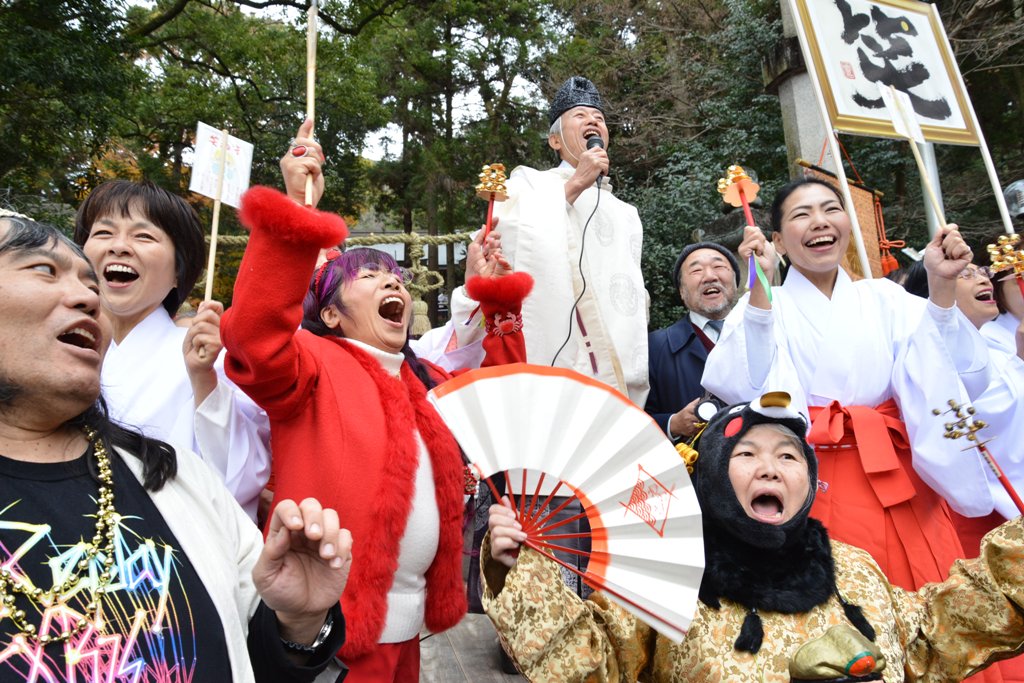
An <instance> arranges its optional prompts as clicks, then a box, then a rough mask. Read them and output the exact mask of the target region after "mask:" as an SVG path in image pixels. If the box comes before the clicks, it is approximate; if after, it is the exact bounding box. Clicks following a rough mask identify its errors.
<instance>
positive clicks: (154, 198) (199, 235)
mask: <svg viewBox="0 0 1024 683" xmlns="http://www.w3.org/2000/svg"><path fill="white" fill-rule="evenodd" d="M133 208H137V210H138V211H140V212H141V213H142V214H143V215H144V216H145V217H146V219H148V220H149V221H151V222H152V223H153V225H155V226H156V227H158V228H160V229H161V230H163V231H164V232H165V233H166V234H167V236H168V237H169V238H170V239H171V243H172V244H174V273H175V275H176V277H177V282H178V284H177V286H176V287H174V288H172V289H171V291H170V292H168V293H167V296H166V297H165V298H164V300H163V306H164V309H165V310H166V311H167V313H168V314H170V315H172V316H173V315H174V314H175V313H176V312H177V311H178V307H179V306H181V304H182V303H184V301H185V299H186V298H187V297H188V295H189V293H190V292H191V291H192V288H193V287H194V286H195V284H196V280H198V279H199V275H200V274H201V273H202V272H203V266H204V265H205V261H206V234H205V232H204V230H203V227H202V225H200V223H199V216H198V215H196V212H195V209H193V208H192V207H191V206H189V204H188V202H186V201H185V200H184V199H182V198H181V197H179V196H177V195H174V194H171V193H170V192H168V191H167V190H165V189H163V188H162V187H158V186H157V185H154V184H153V183H152V182H150V181H148V180H143V181H140V182H132V181H130V180H111V181H108V182H105V183H103V184H102V185H100V186H99V187H97V188H96V189H95V190H93V191H92V193H90V194H89V196H88V197H87V198H86V200H85V201H84V202H82V205H81V206H80V207H78V214H77V215H76V216H75V232H74V239H75V242H77V243H78V244H82V245H84V244H85V242H86V240H88V239H89V233H90V232H91V231H92V226H93V223H95V222H96V221H97V220H99V219H101V218H103V217H104V216H111V215H118V216H122V217H126V216H128V214H129V213H130V212H131V210H132V209H133Z"/></svg>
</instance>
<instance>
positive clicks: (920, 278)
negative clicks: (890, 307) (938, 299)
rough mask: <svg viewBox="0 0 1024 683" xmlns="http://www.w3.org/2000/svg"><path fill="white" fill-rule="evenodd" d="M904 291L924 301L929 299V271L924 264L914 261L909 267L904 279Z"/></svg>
mask: <svg viewBox="0 0 1024 683" xmlns="http://www.w3.org/2000/svg"><path fill="white" fill-rule="evenodd" d="M903 289H905V290H907V292H909V293H910V294H913V295H914V296H919V297H921V298H922V299H927V298H928V271H927V270H926V269H925V267H924V262H922V261H914V262H913V263H911V264H910V265H909V266H907V276H906V277H905V278H903Z"/></svg>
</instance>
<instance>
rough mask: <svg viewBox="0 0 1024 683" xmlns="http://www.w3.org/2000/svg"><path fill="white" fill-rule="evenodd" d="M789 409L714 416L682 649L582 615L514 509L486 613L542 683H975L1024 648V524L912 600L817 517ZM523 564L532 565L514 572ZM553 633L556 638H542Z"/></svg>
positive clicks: (765, 401) (746, 408)
mask: <svg viewBox="0 0 1024 683" xmlns="http://www.w3.org/2000/svg"><path fill="white" fill-rule="evenodd" d="M806 429H807V423H806V421H805V420H804V419H803V417H802V416H800V415H799V414H797V413H796V412H794V411H793V410H792V409H791V408H790V407H789V396H788V395H787V394H784V393H782V392H776V393H773V394H767V395H765V396H763V397H762V398H761V399H759V400H757V401H754V402H753V403H751V404H738V405H735V406H732V407H731V408H727V409H724V410H722V411H720V412H719V413H718V414H716V415H715V416H714V417H713V418H712V419H711V421H710V423H709V424H708V426H707V428H706V430H705V431H704V434H703V435H702V437H701V439H700V441H699V442H698V446H699V451H700V456H699V457H698V459H697V462H696V465H695V469H694V486H695V489H696V494H697V499H698V501H699V502H700V504H701V509H702V511H703V515H704V534H705V536H704V543H705V557H706V566H705V572H704V578H703V581H702V582H701V587H700V593H699V597H700V602H699V603H698V607H697V613H696V615H695V616H694V620H693V622H692V625H691V628H690V630H689V632H688V633H687V634H686V636H685V638H684V640H683V641H682V643H680V644H675V643H673V642H672V641H670V640H668V639H667V638H664V637H663V636H660V635H658V634H657V633H656V632H655V631H654V630H652V629H651V628H650V627H649V626H648V625H647V624H645V623H643V622H642V621H640V620H638V619H637V618H636V617H634V616H633V615H632V614H630V613H628V612H626V611H625V610H623V609H621V608H620V607H618V606H617V605H616V604H614V603H612V602H611V601H610V600H608V599H607V598H605V597H604V596H603V595H602V594H601V593H600V592H598V593H595V594H594V595H592V596H591V597H590V598H589V599H588V600H587V601H581V600H579V599H578V598H577V597H576V596H575V595H574V594H572V593H571V592H570V591H568V590H567V589H566V588H565V587H564V586H563V585H562V582H561V581H560V579H559V574H558V571H557V567H556V565H555V564H554V563H553V562H551V561H550V560H548V559H546V558H544V557H543V556H542V555H540V554H538V553H536V552H534V551H533V550H530V549H528V548H520V547H519V544H520V542H521V541H522V540H524V535H523V533H522V531H521V530H519V528H518V526H517V523H516V522H515V521H514V516H513V514H512V511H511V510H510V509H509V508H507V507H504V506H497V505H496V506H494V507H493V508H492V509H491V518H490V527H491V532H490V536H489V537H488V538H487V539H486V540H485V543H484V547H483V549H482V550H481V556H482V557H486V558H488V560H487V563H486V564H485V567H484V578H485V581H486V586H487V587H486V593H485V595H484V605H485V608H486V610H487V613H488V615H489V616H490V618H491V619H492V621H493V622H494V623H495V625H496V627H497V629H498V632H499V634H500V635H501V638H502V639H503V641H504V642H505V644H506V646H507V647H508V648H509V651H510V652H511V653H512V654H513V656H514V657H515V659H516V661H517V663H518V665H519V666H520V668H521V669H522V671H523V673H524V674H525V675H526V677H527V678H529V679H530V680H533V681H583V680H586V681H622V682H625V681H637V680H640V681H656V682H659V683H660V682H669V681H709V682H710V681H730V682H739V683H742V682H744V681H751V682H753V681H768V682H779V683H783V682H787V683H788V682H789V681H859V680H885V681H889V682H890V683H892V682H896V681H919V680H935V681H937V680H943V681H952V680H961V679H962V678H963V677H964V676H966V675H968V674H970V673H972V672H974V671H976V670H978V669H980V668H983V667H985V666H987V665H988V664H990V663H991V662H993V661H995V660H997V659H1000V658H1002V657H1006V656H1010V655H1011V654H1013V653H1014V652H1015V651H1014V649H1013V648H1020V647H1021V641H1022V639H1024V619H1022V617H1021V612H1020V610H1021V608H1022V607H1024V561H1022V560H1024V525H1022V524H1021V520H1020V519H1017V520H1015V521H1013V522H1008V523H1006V524H1005V525H1003V526H1001V527H1000V528H998V529H996V530H995V531H993V532H992V533H991V534H989V535H988V537H987V538H986V539H985V545H984V551H983V553H982V557H981V558H979V559H975V560H970V561H961V562H957V563H956V564H955V565H954V566H953V568H952V570H951V572H950V574H949V577H948V578H947V579H946V580H945V581H943V582H941V583H935V584H929V585H927V586H925V587H923V588H922V589H921V590H919V591H917V592H915V593H912V592H908V591H905V590H903V589H901V588H899V587H896V586H893V585H892V584H891V583H889V582H888V581H887V580H886V578H885V575H884V574H883V573H882V571H881V570H880V569H879V568H878V565H877V564H876V563H875V562H874V561H873V560H872V559H871V557H870V556H869V555H868V554H867V553H866V552H864V551H863V550H859V549H857V548H854V547H852V546H849V545H846V544H844V543H840V542H838V541H831V540H830V539H829V537H828V533H827V532H826V530H825V528H824V527H823V526H822V524H821V523H820V522H818V521H817V520H815V519H813V518H811V517H810V514H809V513H810V509H811V506H812V504H813V502H814V498H815V491H816V490H817V484H818V479H817V459H816V457H815V454H814V450H813V449H812V448H811V446H809V445H808V444H807V442H806V441H805V440H804V439H803V436H802V435H803V434H804V433H805V432H806ZM516 551H519V552H518V559H516V557H515V555H516ZM539 634H542V636H540V635H539Z"/></svg>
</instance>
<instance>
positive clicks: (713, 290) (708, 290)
mask: <svg viewBox="0 0 1024 683" xmlns="http://www.w3.org/2000/svg"><path fill="white" fill-rule="evenodd" d="M700 293H701V294H702V295H704V296H714V295H715V294H721V293H722V288H721V287H719V286H718V285H708V286H706V287H704V289H702V290H700Z"/></svg>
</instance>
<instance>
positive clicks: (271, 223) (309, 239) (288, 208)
mask: <svg viewBox="0 0 1024 683" xmlns="http://www.w3.org/2000/svg"><path fill="white" fill-rule="evenodd" d="M238 215H239V219H240V220H241V221H242V224H243V225H244V226H246V227H247V228H249V229H250V230H268V231H270V232H272V233H273V234H274V236H275V237H277V238H278V239H281V240H287V241H289V242H294V243H296V244H310V243H315V244H316V245H317V246H319V247H322V248H324V249H326V248H327V247H336V246H338V245H339V244H341V242H342V241H343V240H344V239H345V238H346V237H348V228H347V227H346V226H345V220H344V219H343V218H342V217H341V216H338V215H336V214H333V213H327V212H325V211H317V210H316V209H307V208H306V207H304V206H300V205H298V204H296V203H295V202H293V201H292V200H291V199H290V198H289V197H288V195H285V194H282V193H281V192H278V191H277V190H274V189H271V188H269V187H261V186H259V185H256V186H254V187H252V188H250V189H249V191H248V192H246V193H245V194H244V195H243V196H242V208H241V210H240V211H239V214H238Z"/></svg>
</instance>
